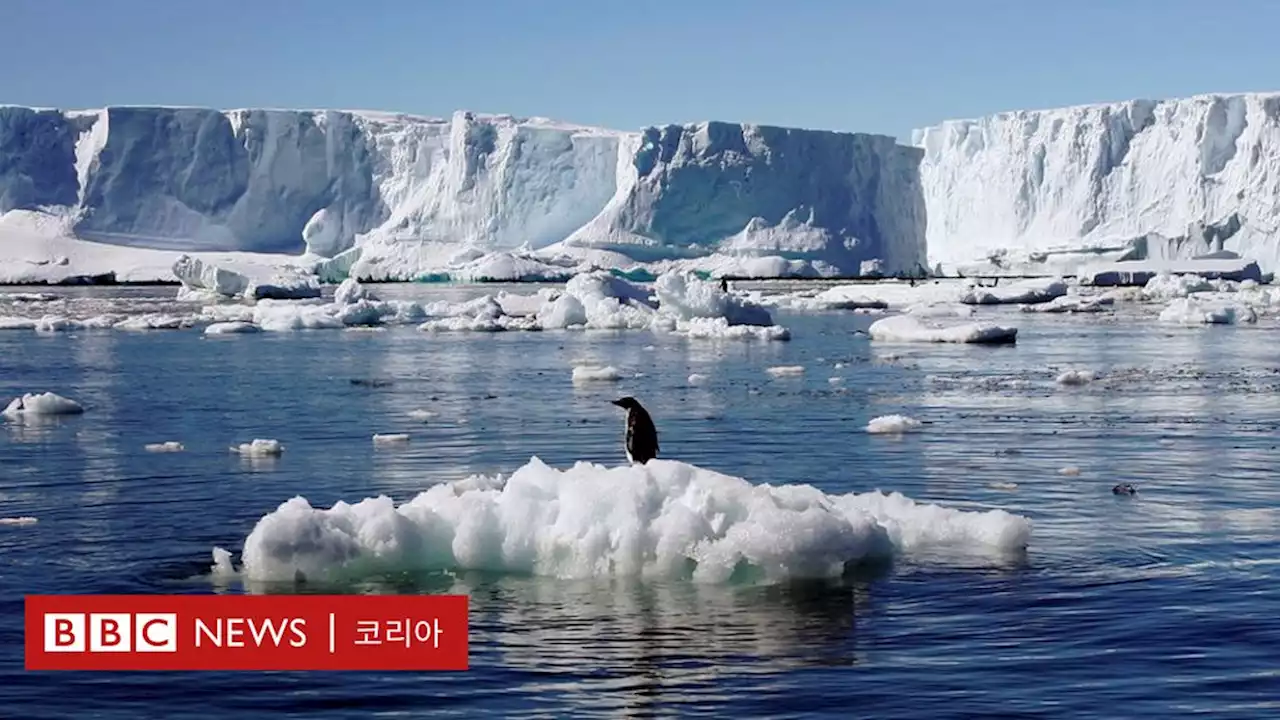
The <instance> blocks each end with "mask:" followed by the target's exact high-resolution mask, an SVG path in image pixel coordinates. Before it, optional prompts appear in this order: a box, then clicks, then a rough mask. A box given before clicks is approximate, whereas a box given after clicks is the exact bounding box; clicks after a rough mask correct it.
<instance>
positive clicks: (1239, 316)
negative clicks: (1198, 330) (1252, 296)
mask: <svg viewBox="0 0 1280 720" xmlns="http://www.w3.org/2000/svg"><path fill="white" fill-rule="evenodd" d="M1160 321H1161V322H1165V323H1176V324H1179V325H1234V324H1235V323H1238V322H1244V323H1253V322H1257V321H1258V314H1257V313H1256V312H1255V311H1254V310H1253V308H1251V307H1249V306H1248V305H1235V304H1226V303H1210V302H1207V301H1205V302H1202V301H1200V300H1197V299H1195V298H1190V297H1185V298H1178V299H1176V300H1174V301H1173V302H1171V303H1169V306H1168V307H1166V308H1165V309H1164V310H1162V311H1160Z"/></svg>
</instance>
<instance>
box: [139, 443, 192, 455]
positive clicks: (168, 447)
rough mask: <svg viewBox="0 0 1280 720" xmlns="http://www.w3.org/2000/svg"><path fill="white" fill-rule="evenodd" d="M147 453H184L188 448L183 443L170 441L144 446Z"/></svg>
mask: <svg viewBox="0 0 1280 720" xmlns="http://www.w3.org/2000/svg"><path fill="white" fill-rule="evenodd" d="M144 449H145V450H146V451H147V452H157V453H158V452H182V451H183V450H185V449H186V448H185V447H184V446H183V445H182V443H180V442H178V441H176V440H168V441H166V442H162V443H148V444H147V445H145V446H144Z"/></svg>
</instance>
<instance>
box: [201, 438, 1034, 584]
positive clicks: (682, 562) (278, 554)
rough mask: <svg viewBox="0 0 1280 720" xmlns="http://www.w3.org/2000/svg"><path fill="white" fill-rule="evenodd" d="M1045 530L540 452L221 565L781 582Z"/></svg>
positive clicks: (341, 507) (225, 569)
mask: <svg viewBox="0 0 1280 720" xmlns="http://www.w3.org/2000/svg"><path fill="white" fill-rule="evenodd" d="M1030 536H1031V523H1030V521H1029V520H1028V519H1027V518H1025V517H1022V516H1019V515H1014V514H1011V513H1008V512H1006V511H1004V510H989V511H986V512H979V511H971V510H957V509H952V508H946V507H942V506H939V505H932V504H924V503H918V502H916V501H914V500H912V499H910V498H908V497H905V496H903V495H901V494H899V493H896V492H895V493H888V494H886V493H883V492H880V491H875V490H873V491H869V492H863V493H849V494H844V495H830V494H827V493H824V492H822V491H820V490H818V489H817V488H815V487H813V486H811V485H782V486H772V485H767V484H760V485H757V484H753V483H751V482H749V481H747V480H746V479H744V478H740V477H734V476H731V475H725V474H721V473H718V472H715V471H713V470H709V469H706V468H702V467H698V466H695V465H690V464H687V463H683V462H679V461H674V460H653V461H650V462H649V463H647V464H646V465H644V466H638V465H637V466H618V467H605V466H602V465H598V464H592V463H587V462H579V463H577V464H575V465H573V466H572V467H570V468H569V469H567V470H560V469H557V468H553V467H550V466H548V465H546V464H545V463H543V462H542V461H541V460H539V459H538V458H536V457H534V458H532V459H531V460H530V461H529V462H528V463H527V464H525V465H524V466H523V467H521V468H519V469H518V470H516V471H515V472H514V473H512V474H511V475H510V476H509V477H507V476H502V475H499V476H493V477H489V476H481V475H474V476H471V477H469V478H467V479H465V480H460V481H454V482H446V483H440V484H435V485H432V486H431V487H429V488H428V489H427V490H425V491H423V492H421V493H419V494H418V495H417V496H416V497H414V498H412V499H411V500H409V501H407V502H405V503H403V504H401V505H399V506H397V505H396V504H395V503H394V501H393V500H392V499H391V498H389V497H387V496H378V497H370V498H366V499H364V500H361V501H359V502H357V503H354V504H351V503H347V502H338V503H337V504H335V505H334V506H333V507H332V508H328V509H324V508H316V507H313V506H312V505H311V504H310V503H309V502H308V501H307V500H306V499H305V498H304V497H300V496H299V497H294V498H292V499H290V500H288V501H286V502H283V503H282V504H281V505H280V506H279V507H278V508H276V509H275V510H274V511H272V512H270V513H268V514H267V515H265V516H264V517H263V518H262V519H261V520H259V521H258V523H257V525H256V526H255V527H254V528H253V530H252V531H251V532H250V533H249V536H248V537H247V538H246V539H245V541H244V547H243V551H242V553H241V555H240V568H239V570H238V571H237V570H235V569H234V568H233V565H232V559H231V556H230V554H229V553H227V552H226V551H225V550H222V549H221V548H218V549H215V550H214V560H215V563H214V564H215V568H216V570H217V572H219V573H220V574H227V573H230V572H239V573H240V574H241V575H242V576H243V577H245V578H246V579H248V580H251V581H252V580H283V581H289V582H292V581H295V580H296V579H298V578H305V579H307V580H309V581H310V580H316V581H343V580H358V579H361V578H365V577H369V576H372V575H380V574H384V573H387V572H396V571H428V570H436V569H444V570H450V569H484V570H488V571H498V572H515V573H532V574H536V575H543V576H552V577H559V578H582V577H592V576H640V577H666V578H683V579H689V580H692V581H695V582H709V583H725V582H772V581H783V580H786V579H788V578H795V577H830V576H836V575H840V574H841V573H843V572H845V571H846V570H847V569H848V568H849V567H850V566H855V565H857V564H858V563H859V562H860V561H863V560H867V559H871V558H877V557H879V558H886V557H892V556H894V555H902V554H905V555H910V554H911V553H914V552H917V551H929V550H934V549H939V548H941V549H946V550H950V551H954V552H959V553H972V554H977V555H1004V554H1006V553H1010V552H1020V551H1023V550H1024V549H1025V548H1026V546H1027V545H1028V543H1029V541H1030Z"/></svg>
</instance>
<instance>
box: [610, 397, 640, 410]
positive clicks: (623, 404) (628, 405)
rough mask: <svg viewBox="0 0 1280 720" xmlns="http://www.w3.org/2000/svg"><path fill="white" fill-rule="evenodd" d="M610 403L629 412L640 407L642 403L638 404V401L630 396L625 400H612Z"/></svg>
mask: <svg viewBox="0 0 1280 720" xmlns="http://www.w3.org/2000/svg"><path fill="white" fill-rule="evenodd" d="M609 402H610V403H612V404H614V405H617V406H618V407H620V408H625V409H627V410H634V409H635V408H638V407H640V403H638V402H636V399H635V398H633V397H631V396H630V395H628V396H627V397H624V398H618V399H617V400H610V401H609Z"/></svg>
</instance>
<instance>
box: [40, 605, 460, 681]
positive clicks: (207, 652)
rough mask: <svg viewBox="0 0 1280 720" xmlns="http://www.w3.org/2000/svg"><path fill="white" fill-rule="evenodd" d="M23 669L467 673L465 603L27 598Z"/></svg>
mask: <svg viewBox="0 0 1280 720" xmlns="http://www.w3.org/2000/svg"><path fill="white" fill-rule="evenodd" d="M24 600H25V610H24V613H25V622H26V634H25V638H24V643H23V644H24V652H25V655H26V669H27V670H466V669H468V663H469V643H468V637H467V635H468V631H469V623H468V611H469V598H468V597H467V596H466V595H27V596H26V597H25V598H24Z"/></svg>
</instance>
